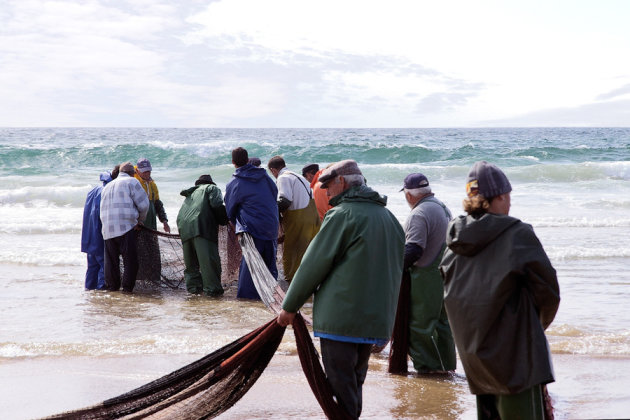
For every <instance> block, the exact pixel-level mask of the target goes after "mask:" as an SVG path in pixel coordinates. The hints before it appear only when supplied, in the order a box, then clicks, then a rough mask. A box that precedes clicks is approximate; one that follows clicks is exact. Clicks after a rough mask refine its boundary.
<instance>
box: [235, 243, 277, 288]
mask: <svg viewBox="0 0 630 420" xmlns="http://www.w3.org/2000/svg"><path fill="white" fill-rule="evenodd" d="M252 238H253V239H254V246H256V249H257V250H258V252H259V253H260V256H261V257H262V259H263V261H264V262H265V265H266V266H267V268H268V269H269V272H270V273H271V275H272V276H273V277H274V278H275V279H277V278H278V267H277V266H276V250H277V247H278V245H277V243H276V241H275V240H265V239H258V238H254V237H253V236H252ZM236 297H237V298H245V299H256V300H260V296H259V295H258V291H257V290H256V286H254V280H253V279H252V274H251V273H250V272H249V267H247V262H245V257H242V258H241V267H240V269H239V272H238V290H237V292H236Z"/></svg>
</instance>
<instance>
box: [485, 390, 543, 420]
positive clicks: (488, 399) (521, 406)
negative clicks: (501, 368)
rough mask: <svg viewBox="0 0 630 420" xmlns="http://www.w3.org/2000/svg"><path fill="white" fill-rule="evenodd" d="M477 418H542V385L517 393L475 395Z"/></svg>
mask: <svg viewBox="0 0 630 420" xmlns="http://www.w3.org/2000/svg"><path fill="white" fill-rule="evenodd" d="M476 397H477V418H478V419H479V420H493V419H497V418H499V419H520V420H544V419H545V405H544V401H543V395H542V387H541V386H540V385H534V386H533V387H531V388H529V389H526V390H525V391H523V392H519V393H518V394H511V395H492V394H484V395H477V396H476Z"/></svg>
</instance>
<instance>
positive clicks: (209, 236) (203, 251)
mask: <svg viewBox="0 0 630 420" xmlns="http://www.w3.org/2000/svg"><path fill="white" fill-rule="evenodd" d="M180 194H181V195H183V196H184V197H185V199H184V202H183V203H182V206H181V208H180V209H179V213H178V214H177V228H178V229H179V236H180V238H181V240H182V247H183V251H184V264H185V265H186V269H185V270H184V279H185V281H186V290H188V292H189V293H194V294H201V293H202V292H203V293H204V294H206V295H207V296H220V295H222V294H223V287H222V286H221V258H220V256H219V245H218V242H219V240H218V236H219V225H226V224H227V213H226V211H225V206H224V205H223V195H222V194H221V190H220V189H219V187H217V186H216V184H215V183H214V182H213V181H212V177H211V176H210V175H201V176H200V177H199V179H197V181H195V186H194V187H190V188H188V189H185V190H183V191H182V192H181V193H180Z"/></svg>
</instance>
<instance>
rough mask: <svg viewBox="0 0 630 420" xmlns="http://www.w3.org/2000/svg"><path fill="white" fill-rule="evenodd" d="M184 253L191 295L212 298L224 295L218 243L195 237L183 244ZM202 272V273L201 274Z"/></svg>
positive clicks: (186, 276)
mask: <svg viewBox="0 0 630 420" xmlns="http://www.w3.org/2000/svg"><path fill="white" fill-rule="evenodd" d="M182 248H183V251H184V264H186V269H185V270H184V279H185V280H186V290H188V292H189V293H201V292H202V290H203V292H204V293H205V294H207V295H211V296H218V295H221V294H223V287H222V286H221V258H220V257H219V247H218V245H217V244H216V243H214V242H212V241H210V240H208V239H206V238H204V237H201V236H195V237H194V238H192V239H188V240H187V241H184V242H183V243H182ZM200 271H201V272H200Z"/></svg>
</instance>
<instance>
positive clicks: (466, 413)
mask: <svg viewBox="0 0 630 420" xmlns="http://www.w3.org/2000/svg"><path fill="white" fill-rule="evenodd" d="M237 146H242V147H245V148H246V149H247V150H248V151H249V155H250V157H254V156H256V157H259V158H261V160H262V161H263V164H264V163H266V162H267V160H268V159H269V158H270V157H272V156H274V155H282V156H283V157H284V158H285V161H286V162H287V166H288V167H289V169H293V170H296V171H300V170H301V168H302V167H303V166H304V165H306V164H308V163H314V162H315V163H319V164H320V166H324V165H326V164H328V163H330V162H334V161H338V160H342V159H355V160H356V161H357V162H358V163H359V166H360V168H361V170H362V171H363V173H364V175H365V177H366V179H367V182H368V185H370V186H371V187H372V188H374V189H375V190H377V191H379V192H380V193H381V194H384V195H387V196H388V208H389V209H390V210H391V211H392V213H393V214H394V215H395V216H396V217H397V218H398V220H399V221H400V222H401V223H402V222H404V220H405V218H406V216H407V214H408V212H409V208H408V206H407V204H406V202H405V200H404V197H403V194H402V193H400V192H399V191H398V190H399V189H400V188H401V186H402V181H403V179H404V177H405V176H406V175H407V174H408V173H411V172H422V173H424V174H425V175H426V176H427V177H428V178H429V181H430V184H431V186H432V188H433V191H434V192H435V194H436V196H437V197H438V198H440V199H441V200H442V201H444V202H445V203H446V204H447V206H448V207H449V208H450V209H451V211H452V213H453V214H454V215H456V214H461V213H462V205H461V202H462V199H463V198H464V185H465V182H466V176H467V173H468V170H469V168H470V167H471V165H472V164H473V163H474V162H475V161H477V160H487V161H489V162H492V163H494V164H496V165H498V166H499V167H500V168H502V169H503V170H504V171H505V173H506V174H507V176H508V178H509V179H510V181H511V183H512V187H513V191H512V209H511V213H510V214H511V215H513V216H515V217H518V218H520V219H522V220H523V221H525V222H527V223H529V224H531V225H532V226H533V227H534V230H535V231H536V233H537V235H538V237H539V238H540V240H541V242H542V244H543V246H544V248H545V250H546V251H547V254H548V255H549V257H550V259H551V261H552V263H553V265H554V267H555V268H556V270H557V272H558V279H559V282H560V292H561V298H562V301H561V304H560V309H559V312H558V314H557V316H556V319H555V321H554V323H553V324H552V325H551V327H550V328H549V329H548V330H547V336H548V339H549V342H550V344H551V350H552V355H553V359H554V364H555V370H556V382H555V383H553V384H550V385H549V392H550V394H551V396H552V398H553V399H554V404H555V407H556V418H559V419H568V418H603V417H608V418H620V417H628V415H630V393H628V392H627V390H628V389H630V377H629V375H627V372H628V369H629V368H630V311H628V309H627V308H628V302H630V270H628V265H629V264H630V129H629V128H488V129H484V128H479V129H175V128H173V129H167V128H0V378H2V379H1V380H0V413H1V416H0V417H2V418H7V419H27V418H34V417H41V416H45V415H51V414H54V413H57V412H61V411H66V410H70V409H74V408H80V407H83V406H86V405H91V404H94V403H97V402H100V401H102V400H104V399H106V398H110V397H113V396H116V395H119V394H122V393H123V392H126V391H128V390H130V389H133V388H135V387H137V386H140V385H142V384H144V383H146V382H149V381H151V380H153V379H155V378H157V377H159V376H162V375H164V374H166V373H168V372H170V371H172V370H175V369H177V368H179V367H181V366H183V365H185V364H187V363H190V362H191V361H193V360H196V359H198V358H200V357H202V356H203V355H206V354H208V353H210V352H211V351H213V350H216V349H217V348H219V347H221V346H223V345H224V344H227V343H229V342H231V341H233V340H234V339H236V338H237V337H239V336H241V335H243V334H244V333H246V332H248V331H250V330H252V329H253V328H255V327H257V326H259V325H261V324H262V323H263V322H265V321H267V320H269V319H271V318H272V317H273V315H272V314H271V312H269V311H268V310H267V309H266V308H265V307H264V306H263V305H262V304H260V303H255V302H243V301H237V300H234V299H207V298H198V297H189V296H187V294H186V293H185V291H183V290H163V291H153V292H142V293H140V292H139V293H135V294H133V295H122V294H120V293H108V292H100V291H85V290H84V289H83V283H84V272H85V263H86V257H85V254H82V253H81V252H80V235H81V221H82V215H83V204H84V202H85V197H86V194H87V193H88V191H89V190H90V189H91V188H93V187H94V186H95V185H97V184H98V183H99V181H98V178H99V173H100V172H102V171H105V170H111V169H112V168H113V166H114V165H115V164H118V163H121V162H123V161H127V160H130V161H133V162H135V161H136V160H137V159H138V158H141V157H146V158H148V159H149V160H150V161H151V163H152V166H153V174H152V175H153V178H154V179H155V181H156V183H157V185H158V187H159V190H160V197H161V199H162V201H163V202H164V204H165V208H166V212H167V214H168V216H169V220H170V224H171V227H172V228H175V227H176V226H175V219H176V216H177V211H178V209H179V206H180V204H181V202H182V200H183V197H181V196H180V195H179V192H180V191H181V190H182V189H185V188H187V187H189V186H191V185H193V184H194V181H195V180H196V179H197V177H198V176H199V175H201V174H204V173H209V174H211V175H212V177H213V178H214V180H215V181H216V183H217V185H218V186H219V187H220V188H221V189H222V190H223V191H224V190H225V184H226V183H227V182H228V181H229V179H230V177H231V174H232V173H233V171H234V167H233V166H232V165H231V150H232V149H233V148H235V147H237ZM475 413H476V412H475V402H474V398H473V397H472V396H471V395H470V394H469V393H468V388H467V385H466V382H465V376H464V372H463V369H462V368H461V365H459V366H458V369H457V372H456V375H454V376H453V377H448V378H431V377H426V376H420V377H417V376H414V375H410V376H408V377H398V376H391V375H388V374H387V355H386V354H384V353H383V354H378V355H374V356H373V357H372V359H371V362H370V371H369V373H368V377H367V381H366V384H365V388H364V411H363V418H409V419H414V418H438V419H450V418H463V419H466V418H474V417H475V415H476V414H475ZM268 417H273V418H323V414H322V412H321V410H320V409H319V407H318V405H317V402H316V400H315V399H314V397H313V395H312V393H311V391H310V389H309V388H308V385H307V384H306V380H305V377H304V376H303V374H302V373H301V370H300V366H299V362H298V359H297V354H296V349H295V341H294V339H293V335H292V332H291V331H290V330H287V333H286V334H285V338H284V341H283V343H282V344H281V346H280V349H279V351H278V353H277V354H276V356H274V359H272V362H271V364H270V366H269V367H268V369H267V370H266V371H265V373H264V374H263V376H262V377H261V379H260V380H259V382H258V383H257V384H256V385H255V386H254V387H253V388H252V390H251V391H250V392H249V393H248V394H247V395H246V396H245V397H244V398H243V399H242V400H241V401H240V402H239V403H237V404H236V405H235V406H234V407H233V408H232V409H230V410H229V411H227V412H226V413H225V414H224V415H222V416H221V418H236V419H252V418H268Z"/></svg>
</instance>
